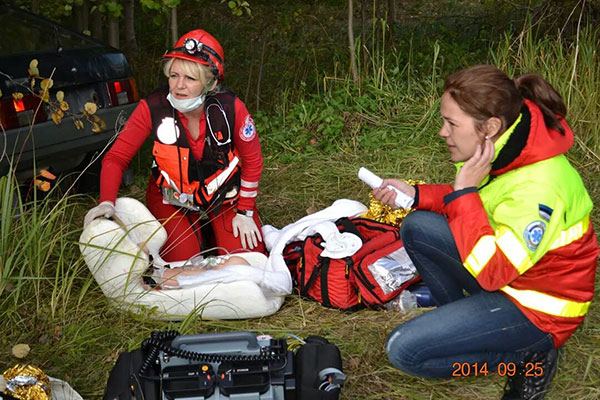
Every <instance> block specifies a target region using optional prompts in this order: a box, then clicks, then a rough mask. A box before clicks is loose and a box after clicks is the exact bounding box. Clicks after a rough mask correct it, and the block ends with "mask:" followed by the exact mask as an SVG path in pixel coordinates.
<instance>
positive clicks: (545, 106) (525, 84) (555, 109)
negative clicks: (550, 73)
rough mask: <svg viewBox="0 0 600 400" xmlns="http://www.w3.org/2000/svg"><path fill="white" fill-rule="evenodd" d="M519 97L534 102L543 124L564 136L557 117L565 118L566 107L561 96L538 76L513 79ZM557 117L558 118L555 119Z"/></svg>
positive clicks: (527, 75)
mask: <svg viewBox="0 0 600 400" xmlns="http://www.w3.org/2000/svg"><path fill="white" fill-rule="evenodd" d="M515 84H516V85H517V88H518V89H519V92H520V93H521V96H523V97H524V98H526V99H528V100H531V101H532V102H534V103H535V104H536V105H537V106H538V107H539V108H540V110H541V111H542V114H543V116H544V122H545V123H546V126H547V127H548V128H550V129H554V130H556V131H559V132H560V133H561V134H563V135H564V134H565V129H564V128H563V126H562V125H561V123H560V120H559V118H558V117H560V118H561V119H562V118H565V117H566V115H567V107H566V106H565V103H564V102H563V99H562V96H561V95H560V94H558V92H557V91H556V90H555V89H554V88H553V87H552V85H550V84H549V83H548V82H547V81H546V80H544V78H542V77H541V76H539V75H538V74H524V75H521V76H519V77H518V78H516V79H515ZM557 116H558V117H557Z"/></svg>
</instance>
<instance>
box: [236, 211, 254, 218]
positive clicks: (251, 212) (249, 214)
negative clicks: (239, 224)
mask: <svg viewBox="0 0 600 400" xmlns="http://www.w3.org/2000/svg"><path fill="white" fill-rule="evenodd" d="M236 213H238V214H240V215H245V216H246V217H250V218H252V217H254V210H237V211H236Z"/></svg>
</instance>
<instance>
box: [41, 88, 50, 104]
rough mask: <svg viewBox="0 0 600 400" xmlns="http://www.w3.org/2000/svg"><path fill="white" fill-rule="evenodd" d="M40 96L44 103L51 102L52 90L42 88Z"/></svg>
mask: <svg viewBox="0 0 600 400" xmlns="http://www.w3.org/2000/svg"><path fill="white" fill-rule="evenodd" d="M40 97H41V98H42V101H43V102H44V103H48V102H50V92H48V91H47V90H40Z"/></svg>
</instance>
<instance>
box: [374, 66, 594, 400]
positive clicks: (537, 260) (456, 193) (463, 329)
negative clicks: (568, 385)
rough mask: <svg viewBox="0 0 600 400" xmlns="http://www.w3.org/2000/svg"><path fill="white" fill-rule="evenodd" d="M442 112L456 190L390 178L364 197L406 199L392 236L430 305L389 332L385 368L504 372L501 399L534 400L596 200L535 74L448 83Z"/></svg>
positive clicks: (467, 73)
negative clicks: (407, 210) (408, 208)
mask: <svg viewBox="0 0 600 400" xmlns="http://www.w3.org/2000/svg"><path fill="white" fill-rule="evenodd" d="M440 113H441V116H442V120H443V122H442V128H441V130H440V132H439V136H440V137H441V138H442V139H443V140H444V141H445V142H446V144H447V145H448V148H449V150H450V155H451V159H452V161H453V162H455V163H456V167H457V171H458V172H457V175H456V178H455V181H454V184H453V185H416V186H410V185H407V184H405V183H403V182H401V181H399V180H396V179H386V180H384V182H383V185H382V188H380V189H376V190H375V191H374V193H373V194H374V196H375V197H376V198H378V199H380V200H382V201H383V202H385V203H386V204H389V205H392V206H393V204H394V202H393V200H394V198H395V196H396V195H395V193H394V192H393V191H391V190H389V189H387V188H386V187H387V185H390V184H391V185H393V186H395V187H397V188H399V189H400V190H402V191H403V192H405V193H407V194H409V195H411V196H413V197H415V206H413V207H415V208H416V209H417V211H414V212H413V213H411V214H409V215H408V217H407V218H406V219H405V221H404V222H403V224H402V228H401V237H402V241H403V244H404V246H405V248H406V250H407V252H408V254H409V256H410V257H411V259H412V261H413V262H414V264H415V266H416V267H417V269H418V270H419V272H420V274H421V276H422V278H423V280H424V281H425V282H426V283H427V285H428V286H429V288H430V289H431V292H432V295H433V297H434V299H435V301H436V302H437V304H438V306H439V307H437V308H436V309H433V310H431V311H429V312H425V313H423V314H421V315H420V316H418V317H416V318H414V319H412V320H410V321H408V322H406V323H404V324H402V325H400V326H398V327H397V328H396V329H395V330H394V331H393V332H392V333H391V334H390V335H389V337H388V339H387V342H386V351H387V353H388V357H389V359H390V361H391V362H392V364H393V365H394V366H395V367H397V368H399V369H400V370H402V371H404V372H406V373H409V374H412V375H417V376H421V377H451V376H464V375H484V374H487V373H490V374H491V373H498V374H500V375H507V376H510V377H509V379H508V381H507V384H506V385H505V391H504V395H503V396H504V397H503V399H535V400H539V399H541V398H542V397H544V395H545V393H546V392H547V390H548V387H549V385H550V381H551V380H552V378H553V375H554V373H555V371H556V365H557V358H558V351H557V349H559V348H560V347H561V346H562V345H563V344H564V343H565V341H566V340H567V338H568V337H569V336H571V334H573V332H574V331H575V329H576V328H577V327H578V326H579V324H581V322H582V321H583V319H584V316H585V314H586V312H587V310H588V307H589V305H590V301H591V300H592V297H593V295H594V277H595V275H596V263H597V257H598V244H597V241H596V236H595V234H594V230H593V228H592V224H591V221H590V212H591V210H592V201H591V199H590V197H589V195H588V193H587V191H586V189H585V187H584V185H583V182H582V180H581V178H580V177H579V174H578V173H577V171H575V169H574V168H573V167H572V166H571V164H570V163H569V161H568V160H567V158H566V157H565V153H566V152H567V150H569V148H570V147H571V146H572V145H573V131H572V130H571V128H570V127H569V125H568V124H567V122H566V120H565V115H566V107H565V105H564V103H563V100H562V97H561V96H560V95H559V94H558V93H557V92H556V91H555V90H554V88H553V87H552V86H551V85H550V84H549V83H548V82H546V81H545V80H544V79H542V78H541V77H540V76H539V75H536V74H526V75H522V76H520V77H518V78H517V79H515V80H512V79H510V78H508V77H507V76H506V75H505V74H504V72H502V71H500V70H498V69H497V68H496V67H493V66H490V65H480V66H475V67H471V68H469V69H466V70H462V71H459V72H456V73H454V74H453V75H451V76H450V77H448V79H447V80H446V82H445V86H444V94H443V96H442V100H441V107H440ZM383 188H385V189H383ZM465 292H467V293H468V296H466V295H465Z"/></svg>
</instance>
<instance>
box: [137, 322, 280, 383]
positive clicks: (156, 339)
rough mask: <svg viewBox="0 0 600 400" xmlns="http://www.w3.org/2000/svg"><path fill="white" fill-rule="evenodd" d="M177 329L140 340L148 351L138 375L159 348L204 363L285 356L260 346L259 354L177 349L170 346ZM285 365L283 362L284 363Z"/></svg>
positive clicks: (272, 359)
mask: <svg viewBox="0 0 600 400" xmlns="http://www.w3.org/2000/svg"><path fill="white" fill-rule="evenodd" d="M179 335H180V333H179V332H177V331H165V332H159V331H153V332H152V334H151V337H150V338H148V339H146V340H144V341H143V342H142V349H144V350H146V351H147V352H148V355H147V356H146V358H145V359H144V362H143V364H142V367H141V368H140V375H145V372H146V371H147V370H148V368H150V367H151V365H152V364H154V362H155V361H156V358H157V357H158V354H159V352H160V350H162V351H163V352H164V353H165V354H168V355H169V356H175V357H179V358H184V359H186V360H193V361H199V362H206V363H221V362H224V361H242V362H243V361H278V360H281V359H284V358H285V356H286V355H285V352H284V353H276V352H272V351H269V350H265V349H263V348H261V350H260V354H211V353H199V352H195V351H190V350H182V349H177V348H174V347H172V346H171V344H170V343H167V342H171V341H172V340H173V339H175V338H176V337H177V336H179ZM284 365H285V364H284Z"/></svg>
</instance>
